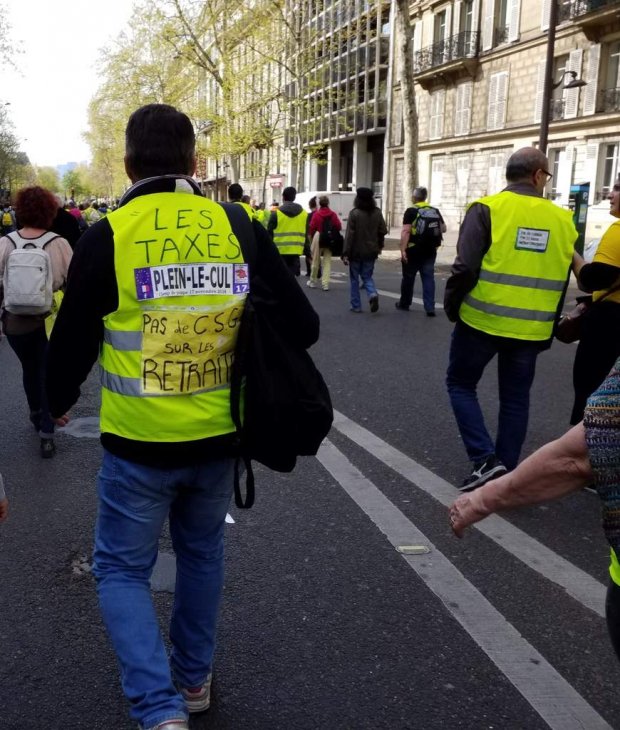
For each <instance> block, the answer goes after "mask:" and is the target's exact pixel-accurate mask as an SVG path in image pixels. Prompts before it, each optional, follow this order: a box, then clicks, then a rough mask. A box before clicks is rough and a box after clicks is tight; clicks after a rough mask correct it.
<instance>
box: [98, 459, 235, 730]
mask: <svg viewBox="0 0 620 730" xmlns="http://www.w3.org/2000/svg"><path fill="white" fill-rule="evenodd" d="M232 489H233V461H232V459H224V460H221V461H213V462H208V463H204V464H197V465H193V466H188V467H182V468H175V469H160V468H155V467H149V466H143V465H141V464H135V463H133V462H130V461H126V460H125V459H121V458H119V457H117V456H114V455H113V454H111V453H109V452H108V451H104V457H103V464H102V466H101V470H100V472H99V476H98V493H99V510H98V515H97V524H96V528H95V549H94V561H93V563H94V567H93V573H94V576H95V579H96V581H97V592H98V595H99V605H100V608H101V613H102V616H103V620H104V623H105V625H106V628H107V630H108V634H109V635H110V639H111V642H112V645H113V647H114V650H115V652H116V655H117V657H118V660H119V663H120V666H121V681H122V685H123V691H124V693H125V696H126V697H127V699H128V700H129V702H130V703H131V715H132V717H133V718H134V719H135V720H137V721H138V722H139V723H140V724H141V725H142V727H146V728H148V727H150V726H152V725H156V724H158V723H161V722H164V721H166V720H172V719H181V718H186V717H187V709H186V706H185V702H184V701H183V698H182V697H181V695H180V694H179V692H178V691H177V690H176V688H175V686H174V684H173V680H176V681H177V682H178V683H179V684H180V685H181V686H182V687H198V686H200V685H201V684H202V683H203V682H204V681H205V680H206V678H207V675H208V674H209V673H210V671H211V667H212V662H213V653H214V649H215V630H216V621H217V615H218V610H219V604H220V597H221V593H222V586H223V581H224V522H225V518H226V511H227V509H228V506H229V503H230V497H231V494H232ZM166 517H168V518H169V523H170V535H171V537H172V544H173V547H174V551H175V553H176V560H177V573H176V587H175V595H174V606H173V610H172V617H171V621H170V641H171V643H172V654H171V658H170V664H169V663H168V659H167V656H166V649H165V646H164V642H163V639H162V636H161V633H160V630H159V624H158V621H157V615H156V613H155V609H154V607H153V603H152V600H151V594H150V585H149V579H150V576H151V572H152V569H153V566H154V564H155V560H156V558H157V546H158V540H159V536H160V533H161V530H162V527H163V524H164V520H165V519H166Z"/></svg>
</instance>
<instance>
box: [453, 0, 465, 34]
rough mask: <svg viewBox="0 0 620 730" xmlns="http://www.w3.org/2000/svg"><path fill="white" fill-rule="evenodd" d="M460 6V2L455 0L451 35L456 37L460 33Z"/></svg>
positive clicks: (461, 3)
mask: <svg viewBox="0 0 620 730" xmlns="http://www.w3.org/2000/svg"><path fill="white" fill-rule="evenodd" d="M462 6H463V2H462V0H456V2H455V3H454V17H453V19H452V35H453V36H455V35H458V34H459V33H460V28H461V8H462ZM461 45H462V44H461Z"/></svg>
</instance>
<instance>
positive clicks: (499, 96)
mask: <svg viewBox="0 0 620 730" xmlns="http://www.w3.org/2000/svg"><path fill="white" fill-rule="evenodd" d="M507 98H508V71H500V72H499V73H495V74H491V76H490V78H489V99H488V107H487V130H489V131H490V130H493V129H503V128H504V126H505V125H506V100H507Z"/></svg>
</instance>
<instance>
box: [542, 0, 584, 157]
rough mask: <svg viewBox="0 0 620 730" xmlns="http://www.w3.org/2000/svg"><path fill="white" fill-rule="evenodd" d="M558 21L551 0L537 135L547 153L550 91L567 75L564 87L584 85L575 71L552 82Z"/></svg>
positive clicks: (556, 8) (574, 87) (556, 12)
mask: <svg viewBox="0 0 620 730" xmlns="http://www.w3.org/2000/svg"><path fill="white" fill-rule="evenodd" d="M557 22H558V0H551V3H550V5H549V29H548V30H547V57H546V59H545V83H544V85H543V101H542V113H541V115H540V135H539V137H538V149H539V150H540V151H541V152H542V153H543V154H545V155H546V154H547V141H548V138H549V121H550V114H551V92H552V91H553V89H557V88H558V87H559V85H560V84H561V83H562V81H564V78H565V77H566V76H567V75H571V76H572V77H573V78H572V80H571V81H569V82H568V84H566V85H565V86H564V88H565V89H577V88H579V87H580V86H585V85H586V82H585V81H582V80H581V79H578V78H577V72H576V71H564V73H563V74H562V77H561V78H560V80H559V81H558V82H557V83H555V84H554V83H553V59H554V53H555V27H556V25H557Z"/></svg>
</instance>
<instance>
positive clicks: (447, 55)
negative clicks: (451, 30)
mask: <svg viewBox="0 0 620 730" xmlns="http://www.w3.org/2000/svg"><path fill="white" fill-rule="evenodd" d="M477 55H478V32H477V31H463V32H462V33H457V34H456V35H453V36H450V38H445V39H444V40H443V41H439V42H438V43H433V45H432V46H427V47H426V48H422V49H421V50H419V51H416V54H415V56H414V59H413V72H414V73H417V74H420V73H424V71H428V70H429V69H431V68H435V66H441V65H442V64H444V63H450V62H451V61H458V60H459V59H461V58H474V57H475V56H477Z"/></svg>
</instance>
